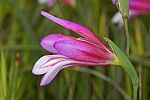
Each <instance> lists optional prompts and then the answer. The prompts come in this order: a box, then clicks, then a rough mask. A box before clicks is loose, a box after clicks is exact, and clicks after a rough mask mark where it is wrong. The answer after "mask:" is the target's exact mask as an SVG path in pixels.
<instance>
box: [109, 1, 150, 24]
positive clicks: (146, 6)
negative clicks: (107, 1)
mask: <svg viewBox="0 0 150 100" xmlns="http://www.w3.org/2000/svg"><path fill="white" fill-rule="evenodd" d="M112 2H113V4H115V2H116V0H112ZM143 14H150V0H129V18H131V17H133V16H137V15H143ZM112 23H119V25H120V26H122V25H123V20H122V17H121V14H120V13H119V12H117V13H116V14H115V15H114V17H113V18H112Z"/></svg>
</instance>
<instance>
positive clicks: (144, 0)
mask: <svg viewBox="0 0 150 100" xmlns="http://www.w3.org/2000/svg"><path fill="white" fill-rule="evenodd" d="M129 7H130V10H134V11H136V12H138V13H141V14H146V13H150V0H130V4H129Z"/></svg>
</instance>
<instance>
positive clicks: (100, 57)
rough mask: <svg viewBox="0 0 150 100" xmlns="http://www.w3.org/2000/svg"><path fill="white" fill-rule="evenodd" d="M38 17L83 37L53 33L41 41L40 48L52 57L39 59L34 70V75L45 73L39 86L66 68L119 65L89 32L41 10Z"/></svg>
mask: <svg viewBox="0 0 150 100" xmlns="http://www.w3.org/2000/svg"><path fill="white" fill-rule="evenodd" d="M41 14H42V15H43V16H45V17H46V18H48V19H49V20H51V21H53V22H55V23H57V24H59V25H61V26H63V27H65V28H67V29H70V30H72V31H73V32H75V33H77V34H79V35H81V36H82V37H80V38H75V37H71V36H68V35H64V34H61V33H56V34H50V35H48V36H46V37H44V38H43V39H42V40H41V42H40V44H41V46H42V47H43V48H44V49H45V50H47V51H49V52H51V53H54V54H55V55H46V56H43V57H41V58H40V59H39V60H38V61H37V62H36V63H35V65H34V67H33V70H32V72H33V73H34V74H36V75H41V74H45V75H44V76H43V78H42V80H41V83H40V86H43V85H47V84H49V83H50V82H51V81H52V80H53V79H54V77H55V76H56V75H57V74H58V72H59V71H60V70H61V69H63V68H66V67H69V66H105V65H110V64H118V59H117V57H116V55H115V54H114V53H113V52H112V51H111V50H109V48H108V47H107V46H105V44H104V43H102V41H101V40H99V39H98V38H97V37H96V35H95V34H94V33H93V32H92V31H91V30H89V29H87V28H86V27H84V26H82V25H80V24H77V23H74V22H71V21H67V20H63V19H60V18H57V17H54V16H52V15H50V14H48V13H47V12H44V11H42V12H41Z"/></svg>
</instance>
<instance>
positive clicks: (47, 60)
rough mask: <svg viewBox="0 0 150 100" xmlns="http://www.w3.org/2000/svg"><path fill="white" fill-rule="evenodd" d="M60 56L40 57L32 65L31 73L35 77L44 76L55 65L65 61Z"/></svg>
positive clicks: (63, 57)
mask: <svg viewBox="0 0 150 100" xmlns="http://www.w3.org/2000/svg"><path fill="white" fill-rule="evenodd" d="M65 58H66V57H65V56H62V55H46V56H43V57H41V58H40V59H39V60H38V61H37V62H36V63H35V65H34V67H33V69H32V73H33V74H36V75H40V74H44V73H46V72H48V70H50V69H51V68H52V67H51V66H53V65H54V64H55V63H57V62H60V61H61V60H63V59H65Z"/></svg>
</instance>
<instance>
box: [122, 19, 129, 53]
mask: <svg viewBox="0 0 150 100" xmlns="http://www.w3.org/2000/svg"><path fill="white" fill-rule="evenodd" d="M123 22H124V27H125V31H126V32H125V33H126V38H127V40H126V41H127V44H126V54H129V51H130V34H129V28H128V17H123Z"/></svg>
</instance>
